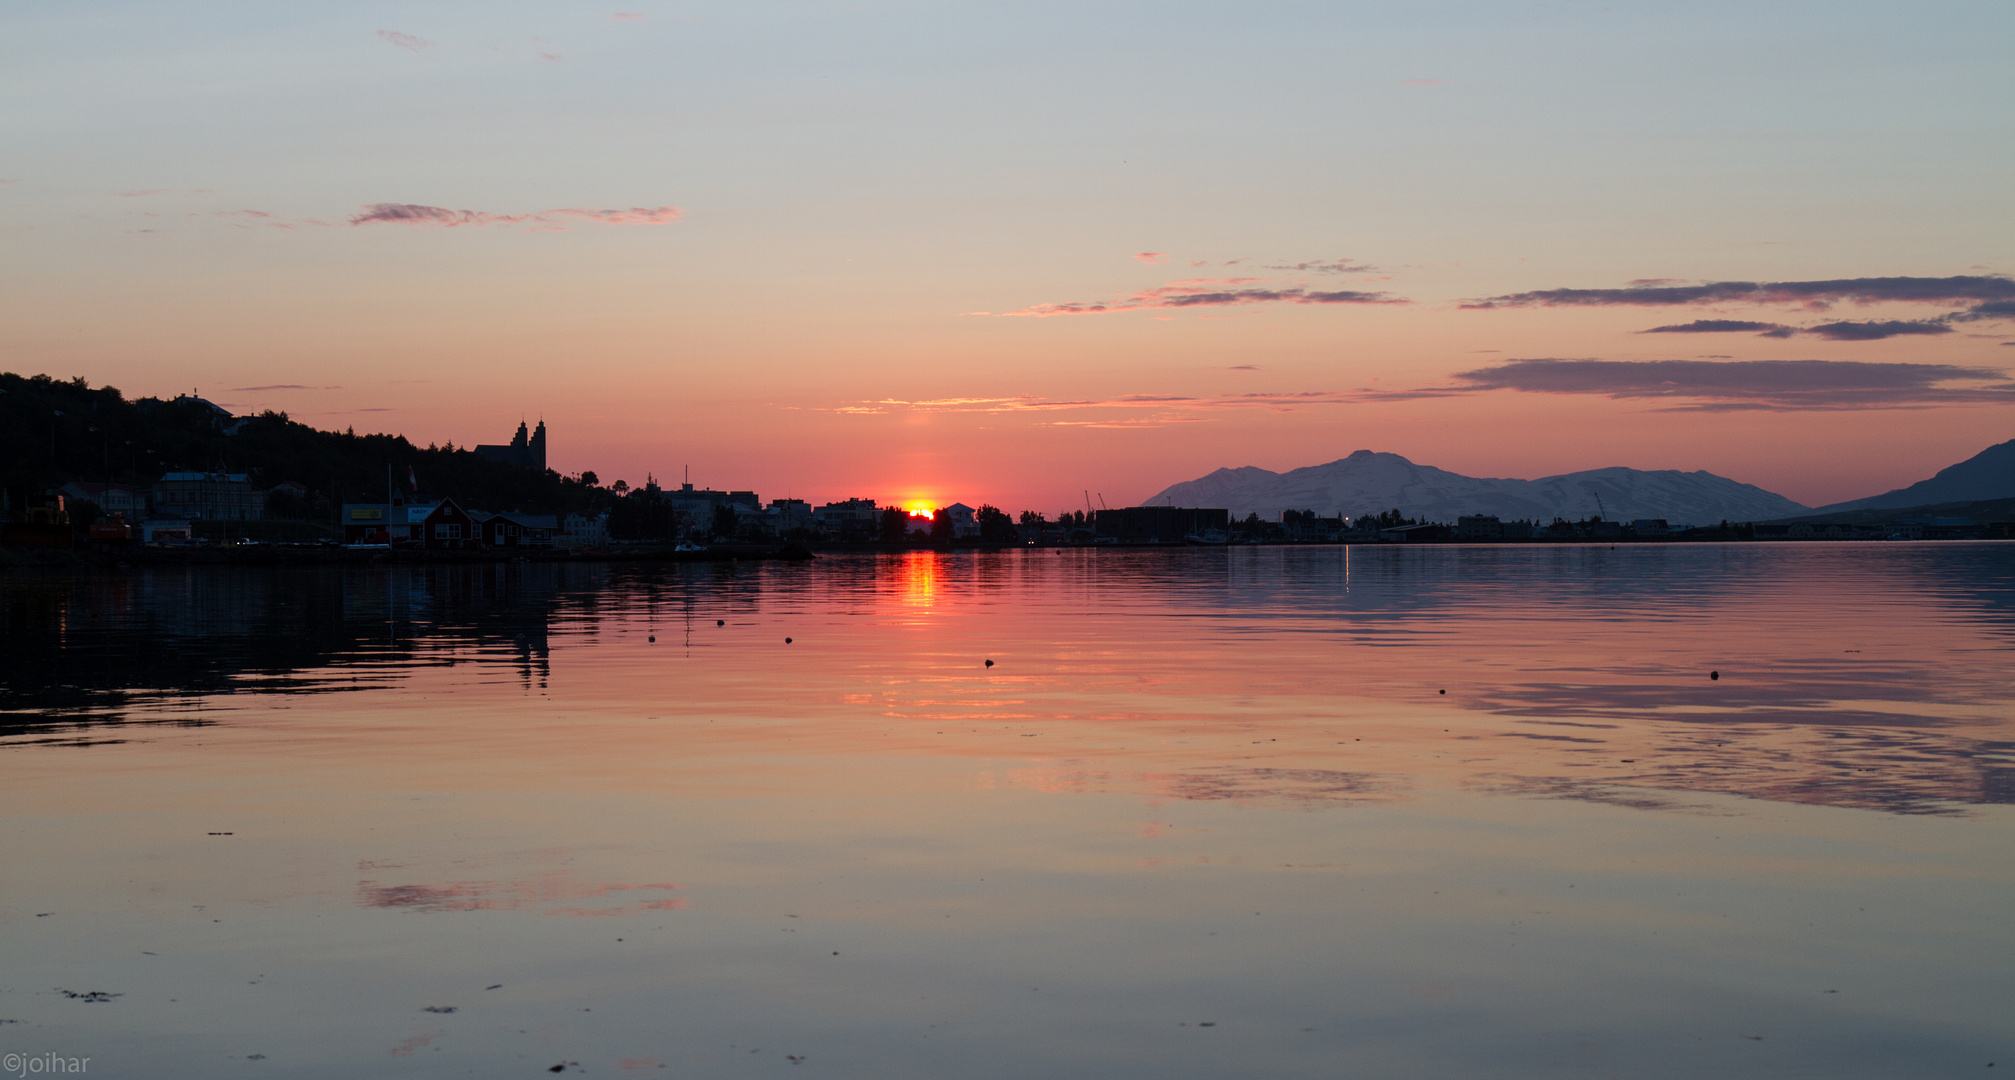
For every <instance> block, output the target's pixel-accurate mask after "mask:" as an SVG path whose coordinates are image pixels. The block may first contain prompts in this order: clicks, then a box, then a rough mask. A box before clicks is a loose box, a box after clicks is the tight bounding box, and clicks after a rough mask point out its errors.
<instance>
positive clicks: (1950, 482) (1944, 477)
mask: <svg viewBox="0 0 2015 1080" xmlns="http://www.w3.org/2000/svg"><path fill="white" fill-rule="evenodd" d="M2007 498H2015V439H2010V440H2008V441H2007V442H2005V443H2000V444H1997V445H1995V446H1990V447H1988V448H1987V449H1985V450H1982V451H1980V452H1979V453H1977V454H1975V455H1973V456H1972V457H1970V458H1967V459H1966V460H1965V461H1962V462H1960V463H1959V464H1957V465H1953V466H1949V467H1947V468H1944V469H1940V470H1938V472H1937V474H1936V475H1934V476H1932V477H1931V478H1930V479H1929V480H1919V481H1918V482H1916V483H1914V484H1912V485H1910V486H1909V487H1903V488H1897V489H1896V490H1895V491H1890V492H1885V493H1883V494H1881V495H1873V496H1870V497H1868V498H1866V499H1855V500H1852V501H1850V502H1843V503H1834V504H1833V505H1831V506H1822V507H1819V512H1820V513H1826V514H1837V513H1845V512H1848V511H1851V510H1901V509H1906V508H1909V507H1920V506H1930V505H1933V504H1937V503H1962V502H1986V501H1988V500H1992V499H2007Z"/></svg>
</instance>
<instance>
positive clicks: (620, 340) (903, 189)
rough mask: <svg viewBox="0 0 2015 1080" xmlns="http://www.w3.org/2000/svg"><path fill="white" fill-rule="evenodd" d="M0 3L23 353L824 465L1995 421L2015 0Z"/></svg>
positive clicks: (1877, 439)
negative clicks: (1763, 1) (2012, 0)
mask: <svg viewBox="0 0 2015 1080" xmlns="http://www.w3.org/2000/svg"><path fill="white" fill-rule="evenodd" d="M624 4H625V5H627V6H623V7H620V8H618V7H610V6H607V5H603V6H590V5H570V4H546V3H530V2H520V3H486V4H473V3H439V4H399V5H391V4H373V3H354V2H353V3H344V4H341V5H335V4H326V5H307V4H290V5H273V4H253V3H240V4H229V3H203V2H191V3H184V4H175V5H167V4H158V3H156V4H134V3H117V2H107V3H98V4H91V5H79V4H59V3H53V2H33V0H27V2H21V3H14V4H9V5H7V6H6V7H5V9H4V10H0V370H10V371H15V372H18V373H21V374H33V373H37V372H46V373H48V374H51V375H55V376H58V377H63V378H69V377H73V376H83V377H85V378H87V379H89V380H90V381H91V382H92V383H93V384H94V385H102V384H110V385H114V386H117V387H119V388H120V389H121V390H122V391H124V392H125V393H126V394H127V395H128V396H129V397H133V396H140V395H156V396H164V395H171V394H174V393H186V392H189V391H191V390H196V391H200V393H201V395H202V396H204V397H206V398H209V399H211V400H213V401H216V402H218V403H220V404H223V405H224V406H225V407H227V408H229V409H231V410H232V411H234V412H241V413H242V412H252V411H259V410H264V409H282V410H285V411H286V412H288V413H289V414H290V415H291V416H293V417H294V418H295V419H298V420H301V421H303V422H306V423H310V424H314V425H316V426H318V427H327V428H345V427H354V428H355V429H356V430H358V431H359V432H365V431H389V432H396V433H403V434H405V435H406V436H407V437H408V438H410V439H413V440H414V441H415V442H417V443H420V444H422V445H425V444H428V443H437V442H452V443H454V444H455V445H458V446H463V445H469V444H473V443H478V442H505V441H507V440H508V439H509V437H510V435H511V433H512V432H513V431H514V430H515V428H516V426H517V424H518V422H519V421H520V419H527V420H531V421H533V422H534V423H536V422H537V421H538V420H539V419H541V418H543V419H544V420H545V422H546V423H547V425H548V428H549V432H550V447H551V449H550V464H551V465H552V466H553V467H555V468H558V469H560V470H561V471H563V472H569V473H571V472H576V471H579V470H583V469H591V470H594V471H595V472H596V473H597V474H598V476H599V477H600V478H601V479H602V481H603V482H605V483H606V482H609V481H612V480H614V479H617V478H621V479H625V480H627V481H629V482H630V483H632V484H637V483H641V482H643V480H644V479H645V477H646V476H647V475H655V476H656V477H657V478H658V479H659V480H660V481H667V482H677V481H678V480H679V479H680V478H682V477H683V476H684V475H685V470H687V469H690V471H691V477H692V480H693V481H694V482H695V483H696V484H700V485H702V486H714V487H720V488H729V487H732V488H737V489H754V490H756V491H758V492H759V493H760V494H761V495H762V496H763V497H764V498H775V497H784V496H793V497H801V498H809V499H812V500H814V501H815V502H823V501H827V500H832V499H841V498H847V497H854V496H862V497H869V498H876V499H878V500H880V501H882V502H884V503H895V502H911V501H926V502H936V503H949V502H951V501H954V500H959V501H964V502H966V503H968V504H973V505H978V504H979V503H982V502H988V503H993V504H996V505H999V506H1002V507H1003V508H1005V509H1008V510H1010V512H1014V511H1018V510H1021V509H1036V510H1040V511H1045V512H1054V511H1056V510H1061V509H1066V508H1070V507H1079V506H1082V505H1083V503H1084V500H1085V497H1086V496H1085V493H1086V492H1090V493H1091V494H1092V497H1093V498H1095V499H1096V498H1103V499H1104V500H1105V501H1106V502H1107V503H1109V504H1110V505H1115V506H1117V505H1123V504H1127V503H1133V502H1138V501H1141V500H1144V499H1145V498H1146V497H1148V496H1149V495H1151V494H1153V493H1154V492H1156V491H1158V490H1160V489H1161V488H1163V487H1165V486H1167V485H1169V484H1171V483H1175V482H1177V481H1181V480H1187V479H1192V478H1194V477H1197V476H1200V475H1203V474H1205V473H1207V472H1210V471H1211V470H1213V469H1216V468H1219V467H1227V466H1229V467H1236V466H1243V465H1257V466H1260V467H1263V468H1268V469H1274V470H1286V469H1290V468H1296V467H1300V466H1304V465H1313V464H1319V463H1322V462H1327V461H1331V460H1334V459H1337V458H1340V457H1343V456H1345V455H1347V454H1349V453H1351V452H1352V451H1355V450H1359V449H1371V450H1379V451H1389V452H1393V453H1398V454H1403V455H1405V456H1407V457H1409V458H1411V459H1413V460H1415V461H1417V462H1421V463H1423V464H1429V465H1435V466H1438V467H1441V468H1445V469H1450V470H1453V471H1456V472H1461V473H1466V474H1469V475H1475V476H1512V477H1527V478H1531V477H1540V476H1546V475H1552V474H1557V473H1562V472H1569V471H1574V470H1579V469H1590V468H1600V467H1605V466H1613V465H1625V466H1632V467H1636V468H1642V469H1683V470H1696V469H1705V470H1708V471H1711V472H1715V473H1718V474H1721V475H1724V476H1729V477H1733V478H1735V479H1737V480H1741V481H1744V482H1747V483H1752V484H1757V485H1759V486H1762V487H1765V488H1768V489H1770V490H1772V491H1776V492H1779V493H1781V494H1784V495H1786V496H1789V497H1791V498H1793V499H1796V500H1798V501H1800V502H1804V503H1807V504H1811V505H1819V504H1823V503H1827V502H1833V501H1839V500H1845V499H1851V498H1857V497H1860V496H1864V495H1870V494H1874V493H1877V492H1881V491H1885V490H1888V489H1890V488H1894V487H1899V486H1902V485H1905V484H1908V483H1911V482H1913V481H1916V480H1919V479H1922V478H1924V477H1926V476H1929V475H1930V474H1931V473H1932V472H1934V471H1936V470H1937V469H1939V468H1942V467H1944V466H1945V465H1949V464H1951V463H1953V462H1956V461H1959V460H1961V459H1963V458H1966V457H1969V456H1971V455H1973V454H1975V453H1977V452H1978V451H1980V450H1981V449H1983V448H1985V447H1986V446H1988V445H1990V444H1992V443H1997V442H2002V441H2005V440H2007V439H2009V438H2015V381H2011V379H2010V376H2009V375H2008V374H2007V372H2008V371H2009V370H2010V369H2011V368H2015V279H2011V277H2010V276H2009V275H2010V274H2011V273H2015V122H2011V121H2015V108H2011V103H2015V64H2010V63H2009V62H2008V59H2007V58H2008V56H2009V55H2010V50H2011V47H2015V6H2011V5H2009V4H2007V3H2006V2H2005V0H1983V2H1966V3H1939V2H1918V3H1900V2H1899V3H1851V2H1828V3H1777V4H1770V5H1756V4H1750V3H1742V4H1737V3H1725V4H1723V3H1689V4H1672V3H1657V4H1653V3H1624V2H1614V3H1606V4H1605V3H1599V2H1585V0H1536V2H1498V3H1458V2H1447V3H1436V2H1424V3H1410V4H1391V3H1378V4H1371V3H1350V2H1331V3H1322V4H1292V3H1278V4H1268V3H1241V4H1198V3H1167V2H1164V3H1156V4H1119V3H1113V4H1099V3H1087V2H1082V0H1080V2H1076V3H1069V4H1041V3H1017V4H984V3H956V2H945V0H941V2H938V3H931V4H924V3H874V2H869V3H848V4H840V3H737V4H732V5H707V4H695V3H682V4H657V3H645V2H644V0H624Z"/></svg>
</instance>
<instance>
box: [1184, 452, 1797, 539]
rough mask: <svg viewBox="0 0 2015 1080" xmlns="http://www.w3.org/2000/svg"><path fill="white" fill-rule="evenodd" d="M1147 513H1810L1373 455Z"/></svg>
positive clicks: (1254, 479)
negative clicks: (1485, 473)
mask: <svg viewBox="0 0 2015 1080" xmlns="http://www.w3.org/2000/svg"><path fill="white" fill-rule="evenodd" d="M1156 504H1163V505H1167V504H1175V505H1185V506H1223V507H1225V508H1226V509H1228V510H1230V511H1232V513H1233V514H1235V515H1237V516H1241V517H1243V516H1245V515H1246V514H1249V513H1256V514H1259V515H1260V516H1261V517H1263V518H1269V519H1271V518H1278V517H1279V516H1280V512H1281V511H1283V510H1314V511H1316V512H1318V513H1321V514H1335V513H1342V514H1345V515H1352V516H1355V515H1359V514H1375V513H1378V512H1380V511H1383V510H1398V511H1399V512H1400V513H1401V514H1402V515H1404V516H1406V517H1413V518H1425V519H1428V520H1437V521H1454V520H1455V519H1456V518H1457V517H1460V516H1462V515H1465V514H1494V515H1496V516H1498V517H1500V518H1505V519H1533V520H1538V521H1542V522H1543V521H1550V520H1552V519H1553V518H1555V517H1564V518H1570V519H1573V518H1584V517H1592V516H1597V515H1600V516H1602V517H1607V518H1611V519H1614V520H1621V521H1629V520H1632V519H1635V518H1664V519H1666V520H1667V521H1670V522H1673V523H1675V524H1678V523H1691V524H1712V523H1714V522H1717V521H1722V520H1728V521H1762V520H1769V519H1773V518H1784V517H1791V516H1793V515H1796V514H1799V513H1801V512H1804V513H1809V512H1811V508H1810V507H1807V506H1805V505H1804V504H1802V503H1798V502H1794V501H1792V500H1791V499H1788V498H1785V497H1784V496H1782V495H1778V494H1776V493H1775V492H1771V491H1766V490H1764V489H1763V488H1760V487H1756V486H1755V485H1753V484H1744V483H1741V482H1740V481H1736V480H1731V479H1729V478H1727V477H1724V476H1717V475H1715V474H1713V473H1710V472H1706V471H1704V470H1702V471H1696V472H1690V473H1689V472H1681V471H1679V470H1676V469H1662V470H1643V469H1631V468H1625V467H1622V466H1610V467H1607V468H1601V469H1586V470H1582V471H1580V472H1572V473H1562V474H1559V475H1557V476H1543V477H1540V478H1538V479H1536V480H1521V479H1516V478H1505V477H1472V476H1464V475H1462V474H1460V473H1455V472H1450V471H1448V470H1446V469H1440V468H1436V467H1435V466H1432V465H1421V464H1418V463H1416V462H1413V461H1410V460H1408V459H1407V458H1404V457H1402V456H1400V455H1398V454H1392V453H1384V452H1380V451H1375V450H1358V451H1355V452H1353V453H1351V454H1350V455H1349V456H1347V457H1342V458H1338V459H1337V460H1335V461H1331V462H1327V463H1325V464H1321V465H1308V466H1303V467H1302V468H1299V469H1290V470H1288V471H1287V472H1283V473H1276V472H1273V471H1271V470H1268V469H1262V468H1259V467H1258V466H1254V465H1244V466H1239V467H1236V468H1220V469H1217V470H1215V471H1213V472H1210V473H1207V474H1205V475H1203V476H1200V477H1198V478H1196V479H1195V480H1186V481H1183V482H1181V483H1176V484H1171V485H1169V486H1168V487H1166V488H1164V489H1162V490H1161V491H1159V492H1157V493H1156V494H1154V495H1153V496H1150V497H1149V498H1148V499H1147V500H1146V505H1156Z"/></svg>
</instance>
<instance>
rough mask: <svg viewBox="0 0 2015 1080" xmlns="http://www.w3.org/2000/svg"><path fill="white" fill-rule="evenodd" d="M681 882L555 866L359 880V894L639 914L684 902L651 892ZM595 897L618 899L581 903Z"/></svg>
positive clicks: (391, 901) (400, 900) (413, 903)
mask: <svg viewBox="0 0 2015 1080" xmlns="http://www.w3.org/2000/svg"><path fill="white" fill-rule="evenodd" d="M680 887H681V886H679V885H676V884H670V883H661V884H648V885H590V884H586V883H584V882H578V881H575V880H573V879H572V877H571V876H570V875H569V874H568V873H567V872H566V871H556V872H553V873H549V874H541V875H538V876H536V877H532V878H527V879H524V880H520V881H457V882H450V883H447V884H443V885H380V884H379V883H377V882H376V881H369V880H365V881H359V882H357V899H358V903H360V904H362V905H363V906H365V907H376V908H394V909H398V910H403V911H424V912H443V911H520V910H533V911H537V912H538V913H539V914H541V915H572V916H584V915H637V914H641V913H643V912H646V911H671V910H676V909H678V908H682V907H685V906H686V901H685V900H684V899H682V898H679V897H668V896H651V895H648V894H651V893H666V892H670V891H671V890H673V889H677V888H680ZM591 900H601V901H616V902H614V903H602V904H584V903H580V902H581V901H591ZM625 901H627V902H625Z"/></svg>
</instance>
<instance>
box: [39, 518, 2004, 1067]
mask: <svg viewBox="0 0 2015 1080" xmlns="http://www.w3.org/2000/svg"><path fill="white" fill-rule="evenodd" d="M0 601H4V606H0V620H4V621H0V634H4V645H5V650H4V652H5V656H4V660H0V679H4V683H0V882H4V889H0V1020H4V1021H6V1022H4V1023H0V1052H7V1053H19V1054H32V1055H40V1054H43V1053H48V1052H53V1053H55V1054H58V1055H60V1056H64V1057H72V1056H75V1057H83V1056H86V1055H88V1056H89V1057H90V1058H91V1064H90V1066H89V1074H90V1075H92V1076H108V1077H123V1076H134V1077H204V1078H208V1077H240V1076H243V1077H262V1076H304V1077H356V1076H372V1075H386V1076H435V1075H439V1076H481V1077H503V1076H533V1075H546V1074H548V1070H550V1069H551V1068H552V1067H553V1066H556V1065H560V1066H564V1068H565V1071H567V1072H568V1073H584V1074H592V1075H600V1076H624V1075H636V1076H778V1075H784V1076H814V1075H823V1076H832V1077H950V1076H959V1077H1034V1076H1044V1077H1049V1076H1054V1077H1079V1076H1082V1077H1134V1076H1138V1077H1226V1076H1241V1077H1244V1076H1251V1077H1276V1076H1278V1077H1304V1076H1308V1077H1314V1076H1322V1077H1329V1076H1364V1077H1415V1076H1418V1077H1444V1076H1447V1077H1453V1076H1461V1077H1540V1076H1546V1077H1551V1076H1581V1075H1586V1076H1601V1077H1609V1076H1619V1077H1697V1076H1706V1075H1715V1076H1759V1077H1761V1076H1769V1077H1784V1076H1813V1077H1861V1076H1867V1077H1904V1076H1909V1077H1929V1076H1978V1075H1982V1074H1983V1073H1984V1074H1985V1075H1988V1076H1992V1075H1996V1074H1997V1073H1998V1071H1999V1070H2001V1069H2011V1068H2015V1020H2011V1007H2015V890H2011V885H2015V811H2011V808H2010V806H2009V804H2010V803H2011V802H2015V769H2011V750H2015V718H2011V704H2015V686H2011V679H2010V673H2011V671H2015V663H2011V660H2015V653H2011V646H2015V546H2011V545H1996V544H1862V545H1828V544H1810V545H1770V546H1764V545H1748V546H1729V547H1721V546H1710V545H1689V546H1672V547H1663V546H1649V545H1644V546H1630V547H1624V548H1621V549H1619V550H1613V551H1612V550H1607V549H1602V548H1598V547H1536V548H1434V549H1383V550H1371V549H1364V548H1356V549H1341V548H1315V549H1278V548H1275V549H1252V550H1234V551H1225V550H1181V551H1168V552H1120V551H1081V550H1079V551H1064V552H1049V551H1043V552H1035V551H1029V552H1011V553H1007V554H1000V555H964V554H961V555H952V556H940V555H931V554H917V555H910V556H903V557H896V556H885V557H832V558H825V559H821V560H818V561H817V562H815V563H811V564H808V565H802V566H787V565H759V566H758V565H744V566H711V565H710V566H689V567H662V568H642V569H639V568H629V567H611V566H561V565H550V564H535V565H498V566H431V567H423V566H405V567H389V568H379V569H362V568H333V567H322V568H308V569H299V570H276V571H271V572H258V571H244V570H219V569H189V570H176V571H151V572H145V573H137V572H136V573H132V574H127V575H123V576H117V577H111V576H105V577H80V578H50V577H24V576H13V577H6V578H0ZM786 639H788V642H787V640H786ZM988 660H992V661H993V662H994V666H992V667H988V666H986V661H988ZM1710 672H1719V675H1720V677H1719V678H1718V679H1715V678H1710V674H1709V673H1710ZM94 992H99V993H102V994H103V995H110V996H108V997H106V998H105V999H104V1000H91V995H93V994H94ZM73 995H83V996H73ZM1990 1061H1991V1062H1995V1063H1997V1066H1998V1068H1997V1069H1996V1070H1995V1071H1994V1072H1988V1071H1986V1070H1987V1063H1988V1062H1990Z"/></svg>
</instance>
